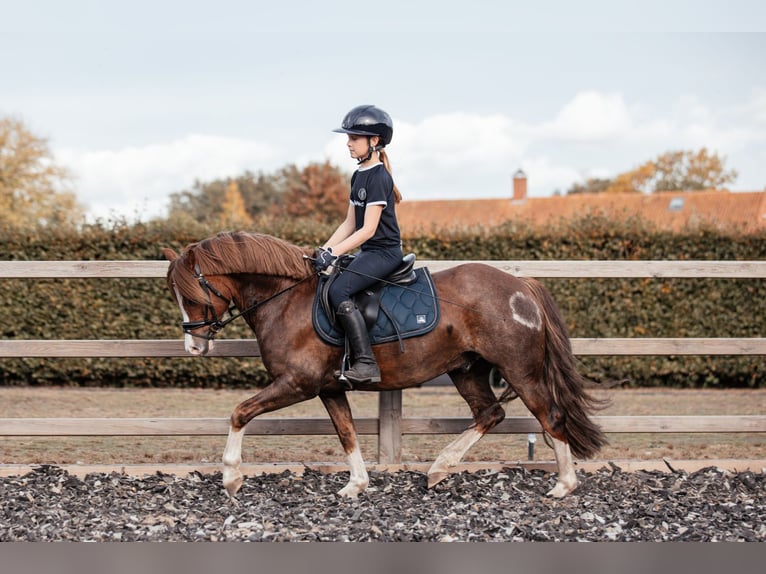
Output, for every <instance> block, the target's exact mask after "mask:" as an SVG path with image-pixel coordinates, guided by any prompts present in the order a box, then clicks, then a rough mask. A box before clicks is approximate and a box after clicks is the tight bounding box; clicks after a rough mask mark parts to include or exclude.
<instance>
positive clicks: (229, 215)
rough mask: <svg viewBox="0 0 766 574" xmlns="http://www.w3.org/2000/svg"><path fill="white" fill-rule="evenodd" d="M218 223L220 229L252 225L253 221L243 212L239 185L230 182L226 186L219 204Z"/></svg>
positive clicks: (243, 206)
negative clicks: (221, 201)
mask: <svg viewBox="0 0 766 574" xmlns="http://www.w3.org/2000/svg"><path fill="white" fill-rule="evenodd" d="M218 221H219V223H220V225H221V226H222V227H227V228H231V229H239V228H241V227H246V226H248V225H251V224H252V223H253V219H252V218H251V217H250V215H248V213H247V211H246V210H245V202H244V200H243V199H242V194H241V193H240V191H239V185H237V182H236V181H234V180H232V181H230V182H229V185H227V186H226V193H225V194H224V197H223V203H222V204H221V215H220V217H219V220H218Z"/></svg>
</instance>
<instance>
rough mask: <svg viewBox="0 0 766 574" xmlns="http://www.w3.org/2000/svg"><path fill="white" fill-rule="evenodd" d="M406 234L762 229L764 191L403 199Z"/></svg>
mask: <svg viewBox="0 0 766 574" xmlns="http://www.w3.org/2000/svg"><path fill="white" fill-rule="evenodd" d="M397 215H398V218H399V226H400V227H401V229H402V232H403V233H404V234H405V235H410V236H411V235H413V234H417V233H422V232H429V231H432V230H460V229H466V228H470V227H476V226H481V227H493V226H496V225H499V224H501V223H505V222H509V221H515V222H518V223H525V224H528V225H531V226H545V225H550V224H552V223H553V224H555V223H559V222H561V221H562V220H568V219H573V218H576V219H579V218H582V217H586V216H588V215H594V216H603V217H608V218H611V219H627V218H629V217H636V216H638V217H641V218H642V219H645V220H647V221H649V222H651V223H652V224H654V225H655V226H656V227H657V228H659V229H667V230H672V231H680V230H682V229H684V228H693V227H695V226H698V225H700V224H705V225H714V226H716V227H719V228H722V229H732V230H733V229H737V230H740V231H756V230H758V229H763V228H766V191H762V192H736V193H733V192H728V191H694V192H657V193H652V194H642V193H621V194H605V193H583V194H573V195H565V196H553V197H527V198H526V199H523V200H513V199H511V198H508V199H467V200H439V201H406V200H405V201H402V202H401V203H400V204H399V205H398V206H397Z"/></svg>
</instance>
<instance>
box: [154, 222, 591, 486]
mask: <svg viewBox="0 0 766 574" xmlns="http://www.w3.org/2000/svg"><path fill="white" fill-rule="evenodd" d="M163 251H164V253H165V256H166V257H167V258H168V259H169V260H170V265H169V268H168V274H167V284H168V287H169V289H170V292H171V294H172V297H173V299H174V300H175V301H176V302H177V303H178V306H179V307H180V310H181V314H182V316H183V328H184V333H185V337H184V345H185V349H186V351H187V352H189V353H191V354H192V355H205V354H206V353H207V352H208V351H210V350H211V349H212V347H213V344H214V341H213V337H214V336H215V334H216V333H217V332H218V331H219V330H220V329H221V328H222V327H223V326H224V325H225V324H226V323H227V322H228V320H227V321H222V320H221V319H220V318H222V317H224V316H225V315H226V312H227V310H228V309H229V308H230V306H235V307H236V308H237V309H240V310H241V311H242V312H243V313H242V316H243V317H244V319H245V320H246V321H247V323H248V325H249V326H250V327H251V328H252V330H253V331H254V333H255V336H256V339H257V340H258V344H259V347H260V351H261V358H262V360H263V364H264V366H265V367H266V369H267V370H268V373H269V375H270V376H271V378H272V380H271V382H270V383H269V384H268V385H267V386H265V387H264V388H262V389H260V390H259V391H258V392H257V394H255V395H254V396H253V397H251V398H249V399H247V400H246V401H243V402H242V403H241V404H239V405H238V406H237V407H236V408H235V409H234V412H233V413H232V415H231V422H230V427H229V435H228V438H227V441H226V447H225V450H224V453H223V484H224V487H225V488H226V491H227V492H228V493H229V495H231V496H234V494H236V492H237V491H238V490H239V489H240V487H241V486H242V480H243V476H242V472H241V470H240V468H239V467H240V463H241V461H242V439H243V437H244V434H245V427H246V426H247V424H248V422H250V420H252V419H253V417H256V416H258V415H260V414H262V413H267V412H271V411H274V410H277V409H281V408H283V407H286V406H288V405H292V404H294V403H298V402H301V401H306V400H308V399H311V398H314V397H317V396H318V397H319V399H320V400H321V401H322V403H323V404H324V406H325V408H326V409H327V412H328V414H329V415H330V418H331V419H332V422H333V424H334V426H335V429H336V431H337V433H338V437H339V438H340V442H341V444H342V445H343V449H344V451H345V453H346V456H347V461H348V464H349V467H350V477H349V481H348V484H346V485H345V486H344V487H343V488H342V489H341V490H340V492H339V494H340V495H342V496H348V497H355V496H357V495H358V494H359V493H360V492H363V491H364V490H365V489H366V488H367V485H368V483H369V477H368V474H367V470H366V468H365V465H364V460H363V459H362V455H361V452H360V449H359V444H358V442H357V434H356V430H355V428H354V421H353V418H352V416H351V409H350V407H349V404H348V400H347V398H346V389H345V387H344V386H342V385H341V384H340V383H339V382H338V381H336V379H335V377H334V376H333V372H334V371H335V370H337V369H338V368H339V366H340V363H341V357H342V353H343V350H342V349H341V348H340V347H334V346H331V345H328V344H326V343H325V342H323V341H322V340H321V339H320V338H319V336H318V335H317V334H316V332H315V331H314V327H313V324H312V319H311V309H312V303H313V301H314V296H315V292H316V288H317V280H318V279H317V274H316V271H315V270H314V268H313V265H312V263H311V261H310V260H308V259H307V257H309V256H310V255H311V254H312V252H313V251H312V250H310V249H308V248H301V247H298V246H295V245H292V244H290V243H288V242H286V241H284V240H282V239H278V238H275V237H271V236H269V235H263V234H257V233H245V232H235V233H229V232H226V233H219V234H218V235H216V236H214V237H210V238H208V239H204V240H202V241H199V242H197V243H193V244H191V245H189V246H187V247H186V248H185V249H184V250H183V251H182V252H181V254H180V255H179V254H176V253H175V252H174V251H172V250H171V249H164V250H163ZM433 279H434V284H435V287H436V292H437V294H438V297H439V299H440V307H441V320H440V322H439V324H438V325H437V326H436V327H435V329H434V330H432V331H431V332H430V333H428V334H426V335H422V336H419V337H414V338H411V339H408V340H407V342H406V353H405V354H402V351H401V349H400V346H399V344H398V343H397V342H392V343H385V344H381V345H376V346H375V347H374V352H375V356H376V358H377V360H378V364H379V365H380V370H381V382H380V383H378V384H376V385H372V386H370V387H365V390H374V391H385V390H393V389H404V388H407V387H414V386H417V385H420V384H422V383H423V382H425V381H428V380H431V379H433V378H435V377H437V376H439V375H442V374H444V373H447V374H448V375H449V377H450V378H451V379H452V382H453V383H454V385H455V387H456V388H457V390H458V392H459V393H460V395H461V396H462V397H463V398H464V399H465V401H466V402H467V403H468V405H469V407H470V408H471V413H472V414H473V419H474V424H473V425H471V426H470V427H469V428H467V429H466V430H465V431H464V432H463V433H462V434H461V435H460V436H459V437H458V438H457V439H455V440H454V441H453V442H452V443H450V444H449V445H448V446H447V447H446V448H444V450H443V451H441V453H440V454H439V456H438V457H437V458H436V460H435V461H434V463H433V464H432V465H431V467H430V469H429V470H428V486H429V487H432V486H433V485H435V484H437V483H439V482H440V481H441V480H443V479H444V478H446V476H447V475H448V473H449V469H450V467H453V466H455V465H456V464H457V463H458V462H459V461H460V460H461V459H462V458H463V456H464V455H465V453H466V452H467V451H468V449H469V448H470V447H471V446H472V445H473V444H474V443H476V441H478V440H479V439H480V438H481V437H482V436H483V435H485V434H486V433H487V432H489V430H490V429H492V428H493V427H494V426H495V425H497V424H498V423H499V422H500V421H502V420H503V418H504V416H505V411H504V410H503V407H502V405H503V404H504V403H506V402H507V401H509V400H510V399H513V398H516V397H517V396H518V397H521V400H522V401H523V402H524V404H525V405H526V406H527V408H528V409H529V410H530V411H531V412H532V414H533V415H534V416H535V417H536V418H537V420H538V421H540V424H541V425H542V428H543V430H544V431H545V433H547V435H549V436H550V437H551V439H552V443H553V449H554V453H555V457H556V463H557V466H558V477H557V481H556V484H555V486H554V487H553V488H552V489H551V490H550V492H548V495H549V496H553V497H563V496H565V495H567V494H569V493H570V492H572V491H573V490H574V489H575V488H576V487H577V476H576V474H575V470H574V465H573V462H572V455H573V454H574V455H575V456H578V457H582V458H588V457H590V456H592V455H594V454H596V453H597V452H598V450H599V449H600V448H601V447H602V446H603V445H604V444H606V438H605V436H604V434H603V433H602V431H601V429H600V428H599V427H598V426H597V425H596V424H595V423H594V422H593V421H592V420H591V419H590V416H589V414H590V412H592V411H593V410H594V409H596V408H598V407H599V406H600V405H599V403H600V401H598V400H597V399H595V398H593V397H592V396H590V395H589V394H588V393H587V392H586V390H585V386H586V385H587V384H588V383H589V381H587V379H585V378H584V377H583V376H582V375H580V374H579V373H578V372H577V370H576V369H575V365H574V358H573V355H572V350H571V345H570V342H569V338H568V335H567V329H566V325H565V323H564V320H563V319H562V316H561V314H560V312H559V310H558V308H557V306H556V304H555V302H554V301H553V298H552V297H551V295H550V293H549V292H548V291H547V289H545V287H543V285H542V284H540V283H539V282H538V281H536V280H535V279H530V278H523V277H514V276H512V275H509V274H507V273H505V272H503V271H500V270H497V269H495V268H493V267H490V266H488V265H482V264H475V263H469V264H464V265H459V266H457V267H453V268H450V269H447V270H445V271H440V272H438V273H434V275H433ZM230 319H231V317H230V318H229V320H230ZM493 366H494V367H496V368H497V369H498V370H499V372H500V374H501V375H502V377H503V378H504V379H505V380H506V381H507V382H508V387H507V388H506V389H505V391H504V392H503V393H502V394H501V396H500V397H499V398H498V397H496V396H495V394H494V392H493V390H492V388H491V386H490V383H489V377H488V374H489V371H490V370H491V368H492V367H493Z"/></svg>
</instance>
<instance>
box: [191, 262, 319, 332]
mask: <svg viewBox="0 0 766 574" xmlns="http://www.w3.org/2000/svg"><path fill="white" fill-rule="evenodd" d="M311 277H314V274H313V273H312V274H309V275H307V276H306V277H304V278H303V279H300V280H299V281H297V282H295V283H293V284H292V285H290V286H288V287H285V288H284V289H282V290H281V291H278V292H277V293H274V294H273V295H271V296H269V297H267V298H266V299H263V300H262V301H257V300H256V301H255V302H254V303H253V304H252V305H250V306H249V307H248V308H247V309H245V310H244V311H240V312H238V313H235V312H236V311H237V307H236V305H234V304H233V302H232V300H231V299H227V298H226V297H225V296H224V295H223V293H221V292H220V291H219V290H218V289H216V287H215V286H214V285H211V284H210V282H209V281H208V280H207V278H206V277H205V275H204V274H203V273H202V271H201V270H200V268H199V264H197V263H195V264H194V278H195V279H196V280H197V281H198V282H199V285H200V287H201V288H202V291H203V292H204V293H205V297H206V298H207V303H206V304H205V318H204V319H203V320H202V321H183V322H182V323H181V328H182V329H183V332H184V333H185V334H187V335H191V336H192V337H198V338H200V339H207V340H208V341H210V340H212V339H214V338H215V336H216V335H217V334H218V333H219V332H220V331H221V330H222V329H223V328H224V327H225V326H226V325H228V324H229V323H231V322H232V321H234V320H235V319H238V318H239V317H242V316H243V315H247V314H248V313H251V312H253V311H255V310H256V309H257V308H258V307H260V306H261V305H265V304H266V303H268V302H269V301H271V300H272V299H276V298H277V297H279V296H280V295H282V294H284V293H287V292H288V291H290V290H292V289H294V288H295V287H297V286H298V285H300V284H301V283H303V282H304V281H306V280H308V279H310V278H311ZM211 293H212V294H213V295H215V296H216V297H218V298H219V299H221V300H222V301H225V302H226V304H227V305H228V309H227V313H228V314H229V316H228V317H227V318H226V319H221V318H219V317H218V314H217V313H216V312H215V305H213V298H212V297H211V295H210V294H211ZM200 327H208V331H207V332H206V333H205V334H204V335H201V334H198V333H192V331H194V330H196V329H199V328H200Z"/></svg>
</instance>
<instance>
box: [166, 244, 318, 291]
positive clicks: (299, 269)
mask: <svg viewBox="0 0 766 574" xmlns="http://www.w3.org/2000/svg"><path fill="white" fill-rule="evenodd" d="M307 254H309V251H308V250H307V249H304V248H301V247H298V246H297V245H293V244H292V243H288V242H287V241H285V240H283V239H279V238H277V237H272V236H271V235H265V234H262V233H247V232H244V231H236V232H228V231H227V232H221V233H218V234H217V235H214V236H213V237H208V238H207V239H203V240H202V241H198V242H196V243H192V244H190V245H188V246H186V247H185V248H184V249H183V251H181V254H180V255H179V257H178V259H177V260H175V261H173V262H171V265H170V268H169V270H168V281H172V282H173V283H175V285H176V286H177V287H178V288H179V290H180V291H181V292H182V293H183V294H184V295H185V296H187V297H188V298H190V299H192V300H195V301H198V302H204V300H205V299H204V294H203V293H202V290H201V288H200V287H199V282H198V280H197V279H196V277H195V276H194V270H193V269H192V268H193V264H189V263H187V261H188V260H189V259H191V260H192V261H193V262H194V263H196V264H197V265H198V266H199V269H200V271H201V272H202V273H203V274H204V275H207V276H211V275H229V274H233V273H254V274H258V275H272V276H277V277H286V278H292V279H303V278H304V277H306V275H308V274H309V273H311V272H312V271H313V268H312V266H311V263H310V262H309V261H307V260H306V259H304V255H307ZM171 275H172V277H171Z"/></svg>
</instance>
